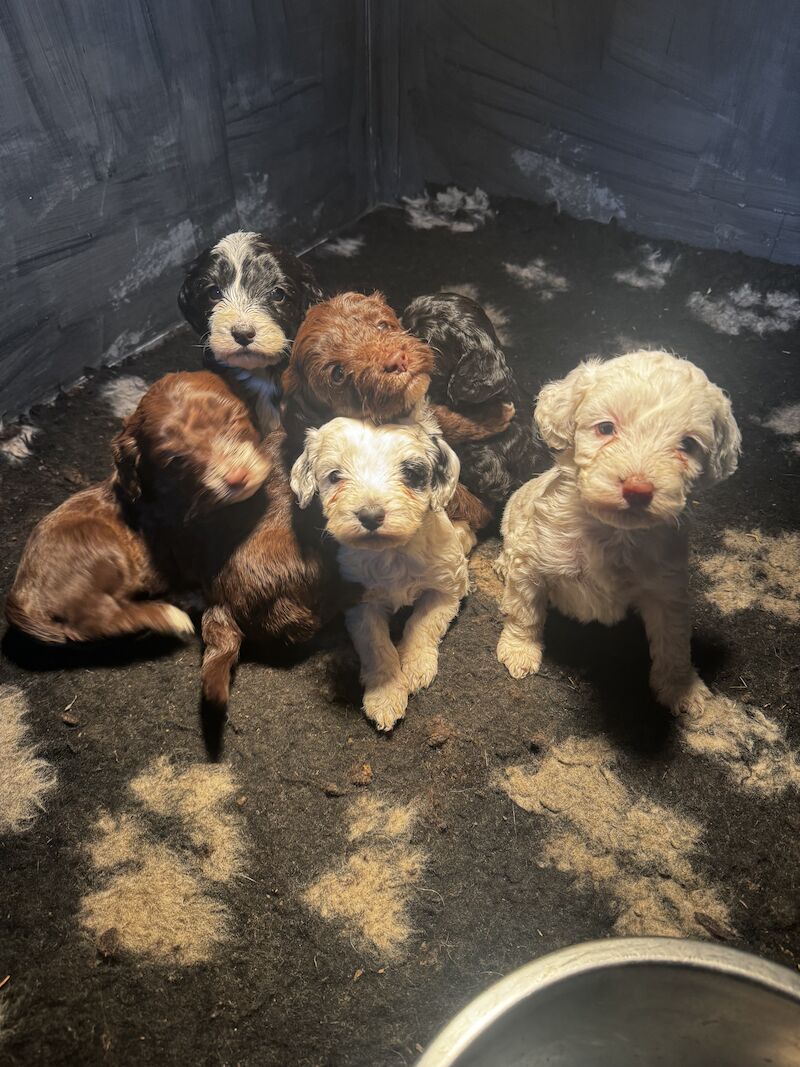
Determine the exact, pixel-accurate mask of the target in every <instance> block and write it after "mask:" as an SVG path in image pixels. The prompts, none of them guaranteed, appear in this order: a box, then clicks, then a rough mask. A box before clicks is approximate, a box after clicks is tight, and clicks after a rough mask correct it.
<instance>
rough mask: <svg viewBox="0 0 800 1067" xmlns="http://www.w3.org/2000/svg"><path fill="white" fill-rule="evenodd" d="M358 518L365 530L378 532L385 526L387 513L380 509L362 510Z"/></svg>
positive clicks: (357, 514) (369, 508) (357, 515)
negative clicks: (379, 528) (384, 521)
mask: <svg viewBox="0 0 800 1067" xmlns="http://www.w3.org/2000/svg"><path fill="white" fill-rule="evenodd" d="M356 518H357V519H358V521H359V522H360V523H361V525H362V526H363V527H364V529H365V530H370V531H371V530H377V529H378V527H379V526H382V525H383V520H384V519H385V518H386V512H385V511H384V510H383V508H379V507H368V508H361V510H360V511H357V512H356Z"/></svg>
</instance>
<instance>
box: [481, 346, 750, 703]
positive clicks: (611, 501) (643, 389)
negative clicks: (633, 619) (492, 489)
mask: <svg viewBox="0 0 800 1067" xmlns="http://www.w3.org/2000/svg"><path fill="white" fill-rule="evenodd" d="M535 418H536V423H537V426H538V428H539V432H540V434H541V436H542V438H543V439H544V441H545V442H546V444H548V445H549V446H550V448H552V449H554V450H555V451H556V457H555V458H556V462H555V466H554V467H553V468H552V469H551V470H550V471H548V472H547V473H546V474H542V475H540V476H539V477H538V478H535V479H534V480H533V481H531V482H528V484H527V485H524V486H523V487H522V488H521V489H519V490H518V491H517V492H516V493H515V494H514V496H512V498H511V500H510V501H509V502H508V506H507V508H506V511H505V514H504V516H503V523H502V533H503V550H502V552H501V555H500V558H499V560H498V570H499V571H500V573H502V574H504V575H505V593H504V596H503V600H502V610H503V613H504V615H505V617H506V618H505V626H504V627H503V631H502V634H501V636H500V641H499V644H498V646H497V655H498V658H499V660H500V662H501V663H504V664H505V666H506V667H507V668H508V670H509V672H510V673H511V674H512V675H513V676H514V677H515V678H523V677H524V676H525V675H527V674H532V673H534V672H535V671H537V670H538V669H539V665H540V663H541V660H542V633H543V629H544V621H545V615H546V612H547V605H548V603H551V604H553V605H554V606H555V607H557V608H558V609H559V610H560V611H562V612H564V613H565V614H567V615H571V616H573V617H574V618H576V619H578V620H579V621H581V622H590V621H592V620H597V621H598V622H603V623H606V624H611V623H615V622H618V621H619V620H620V619H622V618H623V617H624V615H625V614H626V612H627V611H628V610H629V609H630V608H634V609H636V610H637V611H638V612H639V613H640V614H641V616H642V619H643V620H644V624H645V628H646V630H647V636H648V641H649V644H650V654H651V657H652V669H651V674H650V682H651V685H652V688H653V691H654V693H655V695H656V697H657V698H658V699H659V701H661V703H663V704H664V705H666V707H668V708H670V709H671V710H672V711H673V712H674V713H678V712H689V713H692V714H695V713H699V712H700V711H701V710H702V706H703V702H704V700H705V698H706V697H707V695H708V690H707V689H706V687H705V685H704V684H703V683H702V682H701V681H700V679H699V677H698V676H697V674H696V673H695V670H694V668H693V666H692V662H691V658H690V650H689V639H690V631H691V626H690V621H689V596H688V542H687V536H686V531H685V527H682V526H681V518H682V515H683V512H684V511H685V508H686V502H687V499H688V496H689V494H690V493H691V492H692V491H693V490H695V489H698V488H700V487H702V486H706V485H711V484H713V483H714V482H718V481H720V480H722V479H723V478H727V477H728V476H729V475H731V474H733V472H734V471H735V470H736V466H737V462H738V457H739V452H740V447H741V437H740V434H739V429H738V427H737V425H736V422H735V421H734V418H733V414H732V411H731V405H730V403H729V401H728V400H727V398H726V397H725V395H724V394H723V393H722V391H721V390H720V389H718V388H717V387H716V386H715V385H712V384H711V382H709V380H708V378H706V376H705V374H704V373H703V372H702V371H701V370H700V369H699V368H698V367H695V366H694V365H693V364H691V363H689V362H687V361H686V360H681V359H677V358H675V357H674V356H671V355H669V354H668V353H666V352H648V351H639V352H631V353H629V354H628V355H624V356H618V357H617V358H616V359H611V360H609V361H608V362H605V363H603V362H600V361H599V360H589V361H587V362H586V363H582V364H581V365H580V366H579V367H577V368H576V369H575V370H573V371H572V372H571V373H570V374H569V375H567V377H566V378H564V379H563V380H562V381H557V382H552V383H551V384H549V385H547V386H545V388H544V389H542V391H541V393H540V394H539V399H538V403H537V405H536V412H535Z"/></svg>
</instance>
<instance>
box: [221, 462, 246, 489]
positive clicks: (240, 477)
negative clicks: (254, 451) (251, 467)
mask: <svg viewBox="0 0 800 1067" xmlns="http://www.w3.org/2000/svg"><path fill="white" fill-rule="evenodd" d="M247 473H248V472H247V467H233V468H232V469H231V470H229V471H227V472H226V474H225V484H226V485H227V486H228V487H229V488H230V489H241V488H242V486H244V485H246V484H247Z"/></svg>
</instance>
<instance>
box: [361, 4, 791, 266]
mask: <svg viewBox="0 0 800 1067" xmlns="http://www.w3.org/2000/svg"><path fill="white" fill-rule="evenodd" d="M378 6H379V7H380V8H381V9H382V12H383V18H384V20H385V22H386V24H387V25H384V27H383V34H384V38H385V39H387V40H391V39H392V36H393V35H394V39H395V40H396V42H397V43H396V55H395V59H394V62H392V63H387V64H386V66H385V68H384V76H385V77H392V76H394V77H396V79H397V85H396V86H395V88H394V92H393V94H392V93H390V92H388V91H386V90H384V91H385V93H386V95H387V98H391V97H392V96H394V98H395V99H396V100H398V101H399V106H400V114H399V116H397V115H395V114H391V113H389V114H387V116H386V119H385V126H386V129H387V130H388V132H389V139H390V140H394V141H395V142H396V143H397V148H396V151H395V153H394V159H393V166H394V168H395V172H396V174H397V175H398V180H397V187H398V188H399V189H400V191H401V192H406V193H408V192H411V191H414V190H416V189H418V188H419V187H420V186H421V185H422V184H423V183H424V182H425V181H439V182H447V181H457V182H458V183H459V184H461V185H465V186H471V185H481V186H483V187H484V188H486V189H487V191H489V192H495V193H501V194H509V195H517V196H523V197H530V198H533V199H536V200H542V201H556V202H558V203H559V205H560V206H561V207H562V208H563V209H564V210H566V211H569V212H570V213H571V214H573V215H576V216H578V217H588V218H595V219H600V220H603V221H606V220H608V219H610V218H612V217H614V218H617V219H618V220H619V221H620V223H621V224H622V225H624V226H627V227H629V228H631V229H634V230H638V231H640V232H642V233H645V234H652V235H654V236H660V237H671V238H679V239H681V240H685V241H688V242H690V243H693V244H698V245H704V246H711V247H721V248H732V249H740V250H743V251H746V252H748V253H751V254H753V255H759V256H765V257H767V258H772V259H776V260H780V261H784V262H800V237H799V234H798V230H799V229H800V225H799V224H798V220H799V219H800V181H799V180H798V179H799V178H800V136H798V130H800V4H798V3H796V2H795V0H770V2H769V3H753V2H752V0H701V2H698V0H406V2H405V3H403V4H402V6H401V7H400V6H398V4H397V3H396V2H394V0H393V2H391V3H389V4H387V5H385V6H384V5H378Z"/></svg>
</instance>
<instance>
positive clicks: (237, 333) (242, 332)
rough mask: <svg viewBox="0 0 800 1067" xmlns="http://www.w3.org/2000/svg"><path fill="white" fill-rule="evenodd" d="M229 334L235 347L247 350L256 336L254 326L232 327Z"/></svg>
mask: <svg viewBox="0 0 800 1067" xmlns="http://www.w3.org/2000/svg"><path fill="white" fill-rule="evenodd" d="M231 334H232V336H233V339H234V341H235V342H236V344H237V345H241V346H242V348H247V346H248V345H249V344H250V342H251V341H252V340H253V338H254V337H255V335H256V330H255V326H242V325H238V324H237V325H236V326H234V327H232V329H231Z"/></svg>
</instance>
